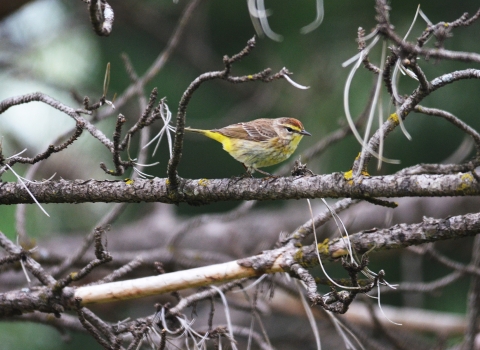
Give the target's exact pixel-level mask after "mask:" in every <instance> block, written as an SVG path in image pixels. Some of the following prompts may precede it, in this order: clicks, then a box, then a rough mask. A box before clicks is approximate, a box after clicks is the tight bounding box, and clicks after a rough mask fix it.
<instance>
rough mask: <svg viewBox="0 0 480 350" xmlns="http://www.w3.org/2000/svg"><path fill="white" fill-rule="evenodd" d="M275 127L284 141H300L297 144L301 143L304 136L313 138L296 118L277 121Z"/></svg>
mask: <svg viewBox="0 0 480 350" xmlns="http://www.w3.org/2000/svg"><path fill="white" fill-rule="evenodd" d="M273 127H274V128H275V131H276V132H277V134H278V135H279V136H280V137H281V138H282V139H288V140H298V141H297V142H300V140H301V139H302V137H303V136H305V135H306V136H312V134H310V133H309V132H308V131H306V130H305V129H304V127H303V124H302V122H300V120H298V119H295V118H278V119H275V121H274V123H273Z"/></svg>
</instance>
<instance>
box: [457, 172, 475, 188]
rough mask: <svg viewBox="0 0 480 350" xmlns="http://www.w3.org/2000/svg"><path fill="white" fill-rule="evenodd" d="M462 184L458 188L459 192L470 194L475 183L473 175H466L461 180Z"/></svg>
mask: <svg viewBox="0 0 480 350" xmlns="http://www.w3.org/2000/svg"><path fill="white" fill-rule="evenodd" d="M460 179H461V180H462V183H461V184H460V186H458V190H459V191H462V192H468V190H470V189H471V187H472V183H473V181H474V178H473V175H472V174H470V173H465V174H463V175H462V177H461V178H460Z"/></svg>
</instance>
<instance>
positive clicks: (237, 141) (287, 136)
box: [185, 118, 311, 175]
mask: <svg viewBox="0 0 480 350" xmlns="http://www.w3.org/2000/svg"><path fill="white" fill-rule="evenodd" d="M185 130H186V131H191V132H196V133H199V134H203V135H205V136H207V137H209V138H211V139H214V140H215V141H218V142H220V143H221V144H222V145H223V149H224V150H225V151H227V152H228V153H229V154H230V155H231V156H232V157H233V158H235V159H236V160H237V161H239V162H240V163H242V164H243V166H244V167H245V169H246V170H247V173H248V174H249V175H251V174H253V172H254V171H255V170H256V171H258V172H260V173H262V174H265V175H270V174H269V173H267V172H265V171H262V170H259V169H258V168H263V167H267V166H271V165H275V164H277V163H280V162H283V161H284V160H286V159H287V158H288V157H290V156H291V155H292V153H293V152H295V150H296V149H297V146H298V143H299V142H300V140H301V139H302V137H303V136H304V135H307V136H311V134H310V133H309V132H308V131H305V129H304V128H303V125H302V123H301V122H300V121H299V120H297V119H294V118H277V119H256V120H252V121H250V122H246V123H238V124H232V125H229V126H226V127H224V128H221V129H212V130H200V129H191V128H185Z"/></svg>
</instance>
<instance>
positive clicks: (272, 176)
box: [255, 169, 279, 182]
mask: <svg viewBox="0 0 480 350" xmlns="http://www.w3.org/2000/svg"><path fill="white" fill-rule="evenodd" d="M255 170H256V171H258V172H259V173H262V174H263V175H267V177H264V178H263V179H262V180H264V181H267V180H270V182H272V181H275V180H276V179H278V178H279V176H276V175H273V174H270V173H267V172H266V171H263V170H260V169H255Z"/></svg>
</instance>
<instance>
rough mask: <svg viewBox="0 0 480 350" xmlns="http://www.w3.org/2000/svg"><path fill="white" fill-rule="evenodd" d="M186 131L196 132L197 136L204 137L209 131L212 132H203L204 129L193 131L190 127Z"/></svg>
mask: <svg viewBox="0 0 480 350" xmlns="http://www.w3.org/2000/svg"><path fill="white" fill-rule="evenodd" d="M185 131H190V132H196V133H197V134H202V135H206V134H207V132H208V131H210V130H202V129H192V128H190V127H188V126H187V127H186V128H185Z"/></svg>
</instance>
